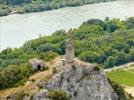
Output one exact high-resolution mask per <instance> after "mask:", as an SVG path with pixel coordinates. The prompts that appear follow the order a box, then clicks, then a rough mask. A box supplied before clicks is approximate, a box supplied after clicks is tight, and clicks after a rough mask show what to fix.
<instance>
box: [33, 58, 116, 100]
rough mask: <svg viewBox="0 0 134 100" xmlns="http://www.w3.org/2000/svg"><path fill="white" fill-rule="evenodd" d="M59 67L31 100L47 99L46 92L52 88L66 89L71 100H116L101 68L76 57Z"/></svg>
mask: <svg viewBox="0 0 134 100" xmlns="http://www.w3.org/2000/svg"><path fill="white" fill-rule="evenodd" d="M60 69H61V70H60V71H59V72H58V73H57V74H55V75H54V76H53V77H52V79H50V80H49V81H48V82H47V84H44V86H43V89H42V90H41V91H39V92H37V93H36V94H35V96H34V98H33V100H49V98H47V93H48V91H50V90H53V89H61V90H64V91H66V92H67V93H69V94H70V95H71V100H118V96H117V95H116V93H115V92H114V91H113V89H112V88H111V86H110V85H109V83H108V81H107V79H106V77H105V73H104V71H103V70H102V69H100V70H99V71H97V70H95V69H94V66H93V65H91V64H89V63H85V62H82V61H80V60H78V59H75V61H74V63H72V64H66V65H65V66H63V67H62V68H60Z"/></svg>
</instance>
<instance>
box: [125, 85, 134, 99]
mask: <svg viewBox="0 0 134 100" xmlns="http://www.w3.org/2000/svg"><path fill="white" fill-rule="evenodd" d="M125 91H126V92H127V93H129V94H131V95H132V96H133V97H134V87H127V88H125Z"/></svg>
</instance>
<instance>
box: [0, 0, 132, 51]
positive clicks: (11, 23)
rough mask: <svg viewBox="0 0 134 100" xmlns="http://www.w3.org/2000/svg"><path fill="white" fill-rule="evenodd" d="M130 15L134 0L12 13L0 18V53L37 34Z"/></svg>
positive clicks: (19, 44)
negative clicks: (85, 22) (95, 20)
mask: <svg viewBox="0 0 134 100" xmlns="http://www.w3.org/2000/svg"><path fill="white" fill-rule="evenodd" d="M130 16H134V0H120V1H114V2H107V3H99V4H97V3H96V4H89V5H84V6H79V7H66V8H61V9H56V10H51V11H44V12H38V13H28V14H13V15H9V16H4V17H0V51H1V50H3V49H5V48H7V47H12V48H14V47H20V46H22V45H23V44H24V43H25V42H26V41H27V40H31V39H34V38H38V37H39V35H50V34H51V33H53V32H54V31H56V30H59V29H69V28H77V27H79V26H80V25H81V23H82V22H84V21H86V20H88V19H91V18H99V19H104V18H105V17H110V18H113V17H116V18H121V19H125V18H128V17H130Z"/></svg>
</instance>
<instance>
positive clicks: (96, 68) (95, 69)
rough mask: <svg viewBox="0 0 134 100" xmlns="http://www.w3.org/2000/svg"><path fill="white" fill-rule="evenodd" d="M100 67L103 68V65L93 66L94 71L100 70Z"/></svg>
mask: <svg viewBox="0 0 134 100" xmlns="http://www.w3.org/2000/svg"><path fill="white" fill-rule="evenodd" d="M100 69H101V67H100V66H99V65H95V66H94V67H93V70H94V71H100Z"/></svg>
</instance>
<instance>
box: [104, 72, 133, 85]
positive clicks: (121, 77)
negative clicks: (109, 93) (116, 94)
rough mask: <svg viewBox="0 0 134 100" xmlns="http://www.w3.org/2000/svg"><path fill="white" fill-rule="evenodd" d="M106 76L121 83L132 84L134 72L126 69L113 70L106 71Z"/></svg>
mask: <svg viewBox="0 0 134 100" xmlns="http://www.w3.org/2000/svg"><path fill="white" fill-rule="evenodd" d="M107 76H108V77H109V78H110V79H111V80H112V81H115V82H117V83H119V84H121V85H125V86H134V73H133V72H131V71H128V70H114V71H111V72H108V73H107Z"/></svg>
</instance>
